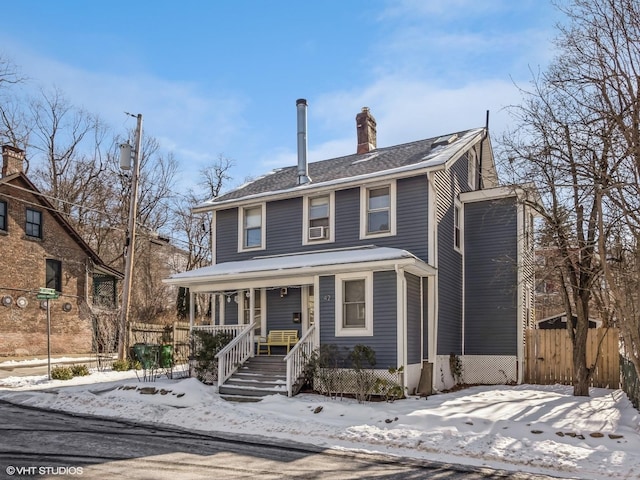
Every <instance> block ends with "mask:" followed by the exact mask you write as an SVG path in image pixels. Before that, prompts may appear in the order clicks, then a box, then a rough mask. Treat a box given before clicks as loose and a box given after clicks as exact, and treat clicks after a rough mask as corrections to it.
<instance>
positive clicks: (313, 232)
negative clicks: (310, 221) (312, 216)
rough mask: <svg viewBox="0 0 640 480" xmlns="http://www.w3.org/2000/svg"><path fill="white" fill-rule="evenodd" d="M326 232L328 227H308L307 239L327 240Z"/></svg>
mask: <svg viewBox="0 0 640 480" xmlns="http://www.w3.org/2000/svg"><path fill="white" fill-rule="evenodd" d="M328 232H329V228H328V227H324V226H322V227H309V239H310V240H317V239H318V238H327V233H328Z"/></svg>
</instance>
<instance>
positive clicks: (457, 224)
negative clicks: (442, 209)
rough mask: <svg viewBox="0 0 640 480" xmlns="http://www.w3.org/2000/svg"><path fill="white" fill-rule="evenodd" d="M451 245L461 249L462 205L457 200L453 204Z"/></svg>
mask: <svg viewBox="0 0 640 480" xmlns="http://www.w3.org/2000/svg"><path fill="white" fill-rule="evenodd" d="M453 246H454V247H455V249H456V250H462V206H461V205H460V203H459V202H458V201H457V200H456V202H455V203H454V205H453Z"/></svg>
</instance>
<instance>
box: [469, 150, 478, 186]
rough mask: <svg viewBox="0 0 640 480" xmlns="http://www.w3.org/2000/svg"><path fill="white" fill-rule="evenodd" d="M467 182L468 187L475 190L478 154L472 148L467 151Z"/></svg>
mask: <svg viewBox="0 0 640 480" xmlns="http://www.w3.org/2000/svg"><path fill="white" fill-rule="evenodd" d="M467 162H468V165H467V183H468V184H469V188H471V189H472V190H476V188H477V186H476V185H477V181H478V178H477V177H478V156H477V155H476V151H475V150H474V149H471V150H469V152H468V153H467Z"/></svg>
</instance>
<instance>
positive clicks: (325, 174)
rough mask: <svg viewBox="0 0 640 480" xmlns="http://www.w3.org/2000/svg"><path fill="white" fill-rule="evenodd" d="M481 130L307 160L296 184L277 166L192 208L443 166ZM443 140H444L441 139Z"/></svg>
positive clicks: (293, 173) (290, 172) (292, 171)
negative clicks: (302, 180) (304, 175)
mask: <svg viewBox="0 0 640 480" xmlns="http://www.w3.org/2000/svg"><path fill="white" fill-rule="evenodd" d="M485 131H486V130H485V129H483V128H478V129H473V130H465V131H461V132H456V133H453V134H447V135H441V136H438V137H433V138H428V139H425V140H418V141H416V142H411V143H405V144H402V145H396V146H392V147H384V148H377V149H375V150H373V151H370V152H368V153H363V154H353V155H347V156H344V157H338V158H332V159H329V160H321V161H318V162H311V163H309V165H308V169H309V177H310V178H311V182H310V183H306V184H304V185H298V183H297V166H290V167H285V168H280V169H276V170H273V171H271V172H269V173H268V174H266V175H264V176H262V177H260V178H257V179H256V180H254V181H252V182H249V183H246V184H244V185H242V186H240V187H238V188H236V189H235V190H232V191H231V192H228V193H226V194H224V195H221V196H220V197H217V198H214V199H211V200H209V201H207V202H204V203H202V204H200V205H198V206H196V207H195V210H196V211H205V210H210V209H216V208H217V207H218V206H221V205H227V204H229V203H236V202H240V201H243V200H248V199H257V198H260V197H263V196H268V195H273V194H283V193H287V192H291V194H292V195H294V194H299V192H300V191H304V190H308V189H313V188H319V187H327V186H330V185H339V184H341V183H346V182H348V181H356V180H362V181H365V180H367V179H373V178H377V177H380V176H393V175H400V174H404V173H405V172H410V171H414V170H420V169H429V168H431V169H435V168H439V167H444V166H446V165H447V163H448V162H450V161H452V160H455V159H457V158H459V156H460V155H461V154H462V153H464V152H465V151H466V150H468V149H469V148H470V147H471V146H472V145H473V144H475V143H477V142H479V141H482V139H483V137H484V133H485ZM443 139H447V140H448V141H447V142H445V141H443Z"/></svg>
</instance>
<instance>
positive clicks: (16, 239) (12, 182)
mask: <svg viewBox="0 0 640 480" xmlns="http://www.w3.org/2000/svg"><path fill="white" fill-rule="evenodd" d="M2 160H3V165H2V177H1V178H0V271H1V272H2V273H1V274H0V356H14V355H42V354H46V353H47V312H46V305H45V303H46V302H44V301H42V302H41V301H40V300H38V299H37V298H36V295H37V293H38V290H39V289H40V288H41V287H48V288H53V289H55V290H56V291H58V292H60V297H59V298H58V299H56V300H50V319H51V353H54V354H72V353H88V352H91V351H92V350H93V349H94V315H93V311H94V310H95V309H96V308H103V309H104V308H107V309H114V308H115V307H116V306H117V305H116V302H117V294H116V284H117V280H118V279H119V278H122V274H121V273H120V272H118V271H116V270H114V269H113V268H111V267H109V266H107V265H105V264H104V263H103V262H102V260H100V258H99V257H98V255H97V254H96V253H95V252H94V251H93V250H92V249H91V247H90V246H89V245H88V244H87V243H86V242H85V241H84V240H83V239H82V238H81V237H80V235H79V234H78V233H77V232H76V231H75V230H74V229H73V227H72V226H71V225H70V224H69V222H68V221H66V220H65V218H64V217H63V216H62V215H61V214H60V213H59V212H58V211H57V210H56V209H55V208H54V206H53V205H52V204H51V202H49V201H48V200H47V199H46V198H45V197H44V196H43V195H42V194H41V192H39V191H38V189H37V188H36V187H35V185H34V184H33V183H32V182H31V181H30V180H29V179H28V178H27V176H26V175H25V173H24V171H23V163H24V153H23V152H22V151H21V150H19V149H17V148H14V147H11V146H8V145H5V146H3V147H2Z"/></svg>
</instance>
